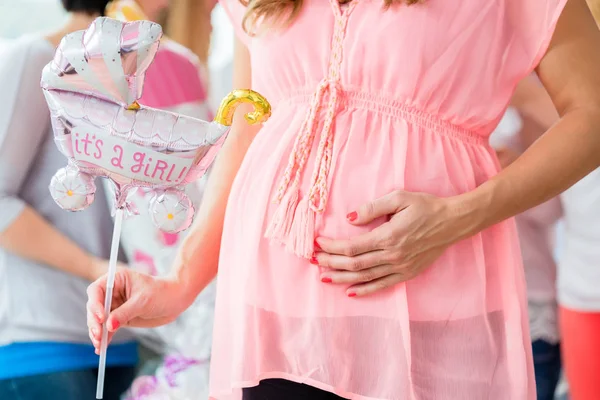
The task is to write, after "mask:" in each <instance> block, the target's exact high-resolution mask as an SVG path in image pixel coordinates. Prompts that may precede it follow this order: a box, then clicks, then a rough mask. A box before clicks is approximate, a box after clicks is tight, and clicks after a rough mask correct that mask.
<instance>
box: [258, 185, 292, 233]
mask: <svg viewBox="0 0 600 400" xmlns="http://www.w3.org/2000/svg"><path fill="white" fill-rule="evenodd" d="M299 198H300V193H298V189H294V188H290V190H288V191H287V193H286V194H285V196H283V198H282V199H281V201H280V202H279V204H278V205H277V208H276V209H275V213H274V214H273V217H272V218H271V222H270V223H269V226H268V228H267V231H266V232H265V237H266V238H267V239H269V240H270V241H272V242H278V243H279V244H284V243H285V242H286V238H287V236H288V235H289V233H290V229H291V228H292V220H293V218H294V214H295V213H296V208H297V207H298V199H299Z"/></svg>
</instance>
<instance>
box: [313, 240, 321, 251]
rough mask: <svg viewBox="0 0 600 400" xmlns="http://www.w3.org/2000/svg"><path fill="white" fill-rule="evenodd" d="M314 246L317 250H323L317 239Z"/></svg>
mask: <svg viewBox="0 0 600 400" xmlns="http://www.w3.org/2000/svg"><path fill="white" fill-rule="evenodd" d="M314 248H315V250H321V246H319V243H317V241H316V240H315V243H314Z"/></svg>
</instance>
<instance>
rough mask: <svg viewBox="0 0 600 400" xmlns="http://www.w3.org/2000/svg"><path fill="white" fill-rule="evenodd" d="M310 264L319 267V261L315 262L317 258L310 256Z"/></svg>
mask: <svg viewBox="0 0 600 400" xmlns="http://www.w3.org/2000/svg"><path fill="white" fill-rule="evenodd" d="M310 263H311V264H313V265H319V260H317V257H315V256H312V257H311V258H310Z"/></svg>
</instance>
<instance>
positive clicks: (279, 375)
mask: <svg viewBox="0 0 600 400" xmlns="http://www.w3.org/2000/svg"><path fill="white" fill-rule="evenodd" d="M264 379H285V380H288V381H291V382H295V383H303V384H306V385H310V386H312V387H315V388H317V389H321V390H324V391H326V392H330V393H333V394H335V395H337V396H340V397H344V398H346V399H349V400H393V399H391V398H390V399H385V398H381V397H367V396H361V395H359V394H355V393H351V392H346V391H343V390H336V389H335V388H334V387H333V386H331V385H327V384H325V383H323V382H321V381H317V380H315V379H311V378H302V377H299V376H296V375H292V374H286V373H284V372H277V371H274V372H266V373H262V374H260V375H258V376H257V377H256V379H254V380H251V381H239V382H234V383H232V384H231V389H244V388H251V387H254V386H258V384H259V382H260V381H261V380H264ZM232 395H233V391H232V390H230V391H229V392H225V391H222V392H217V393H213V392H211V393H210V394H209V397H208V399H209V400H222V397H221V396H232Z"/></svg>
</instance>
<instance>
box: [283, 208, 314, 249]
mask: <svg viewBox="0 0 600 400" xmlns="http://www.w3.org/2000/svg"><path fill="white" fill-rule="evenodd" d="M316 216H317V215H316V213H315V211H314V210H313V209H312V207H311V204H310V200H309V198H308V196H306V197H305V198H304V199H302V200H301V201H300V203H299V204H298V208H296V213H295V214H294V220H293V222H292V227H291V229H290V232H289V234H288V235H287V240H286V243H287V244H286V250H287V251H289V252H291V253H293V254H295V255H297V256H298V257H304V258H306V259H310V258H311V257H312V256H313V253H314V250H315V249H314V246H315V218H316Z"/></svg>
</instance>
